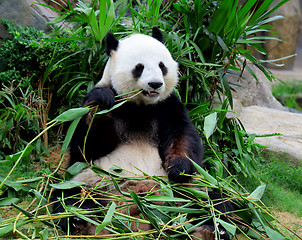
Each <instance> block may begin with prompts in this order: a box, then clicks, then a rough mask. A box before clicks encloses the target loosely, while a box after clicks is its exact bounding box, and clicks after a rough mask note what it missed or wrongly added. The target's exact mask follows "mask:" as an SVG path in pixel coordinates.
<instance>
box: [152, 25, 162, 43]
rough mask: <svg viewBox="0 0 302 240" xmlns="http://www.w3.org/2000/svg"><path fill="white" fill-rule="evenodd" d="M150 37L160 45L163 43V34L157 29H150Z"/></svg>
mask: <svg viewBox="0 0 302 240" xmlns="http://www.w3.org/2000/svg"><path fill="white" fill-rule="evenodd" d="M152 37H153V38H155V39H157V40H158V41H160V42H161V43H164V36H163V33H162V32H161V31H160V29H159V28H158V27H155V26H154V27H153V28H152Z"/></svg>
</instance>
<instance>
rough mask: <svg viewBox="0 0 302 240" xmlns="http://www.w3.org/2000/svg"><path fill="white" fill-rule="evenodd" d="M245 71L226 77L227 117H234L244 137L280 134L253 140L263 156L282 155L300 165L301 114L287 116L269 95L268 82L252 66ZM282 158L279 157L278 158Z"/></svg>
mask: <svg viewBox="0 0 302 240" xmlns="http://www.w3.org/2000/svg"><path fill="white" fill-rule="evenodd" d="M248 66H249V67H250V68H251V70H252V71H253V72H254V76H256V78H257V79H258V80H256V79H255V77H254V76H253V75H252V74H251V73H250V72H249V71H248V70H247V69H245V70H244V71H243V74H242V77H241V78H240V77H239V76H235V75H231V74H230V75H227V78H228V81H229V83H230V85H231V86H232V88H233V89H234V90H235V91H233V93H232V94H233V101H234V109H233V110H234V111H235V112H237V113H238V114H239V117H238V115H237V114H233V113H228V114H227V117H229V118H235V117H238V118H239V119H240V121H241V122H242V123H243V126H244V127H245V129H246V131H247V132H248V133H255V134H257V135H265V134H274V133H280V134H282V135H281V136H272V137H257V138H256V139H255V142H256V143H259V144H261V145H263V146H267V147H268V149H266V150H265V151H266V152H268V151H269V152H273V153H275V154H278V155H285V156H286V158H290V159H291V160H294V162H296V163H298V162H300V163H302V161H301V160H302V128H301V126H302V114H301V113H293V112H289V111H288V109H287V108H285V107H284V106H282V105H281V103H280V102H279V101H278V100H277V99H276V98H275V97H274V96H273V95H272V90H271V82H270V81H269V80H268V79H267V77H266V76H265V75H264V74H263V73H262V71H260V70H259V69H258V68H257V67H255V66H254V65H253V64H251V63H249V64H248ZM282 157H283V156H282Z"/></svg>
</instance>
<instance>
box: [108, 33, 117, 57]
mask: <svg viewBox="0 0 302 240" xmlns="http://www.w3.org/2000/svg"><path fill="white" fill-rule="evenodd" d="M105 43H106V53H107V55H108V56H110V54H111V52H112V51H116V50H117V47H118V43H119V42H118V40H117V39H116V38H115V37H114V34H113V33H111V32H108V33H107V35H106V37H105Z"/></svg>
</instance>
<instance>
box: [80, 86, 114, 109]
mask: <svg viewBox="0 0 302 240" xmlns="http://www.w3.org/2000/svg"><path fill="white" fill-rule="evenodd" d="M114 101H115V97H114V93H113V91H112V90H111V89H110V88H94V89H92V90H91V91H90V92H89V93H87V94H86V96H85V97H84V100H83V106H87V105H99V106H101V108H102V109H109V108H111V107H112V106H113V105H114Z"/></svg>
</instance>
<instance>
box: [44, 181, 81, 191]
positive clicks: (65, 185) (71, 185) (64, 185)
mask: <svg viewBox="0 0 302 240" xmlns="http://www.w3.org/2000/svg"><path fill="white" fill-rule="evenodd" d="M85 184H86V183H84V182H77V181H66V182H62V183H52V184H49V185H50V186H51V187H53V188H55V189H71V188H74V187H79V186H82V185H85Z"/></svg>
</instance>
